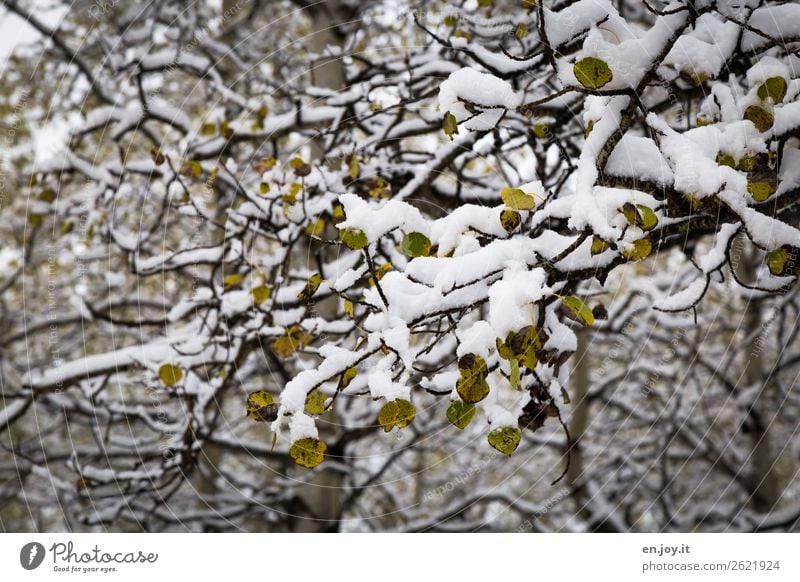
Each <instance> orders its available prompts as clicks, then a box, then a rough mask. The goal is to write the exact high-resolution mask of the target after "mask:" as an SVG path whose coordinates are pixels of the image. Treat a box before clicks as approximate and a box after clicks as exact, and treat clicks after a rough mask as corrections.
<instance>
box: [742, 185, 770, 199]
mask: <svg viewBox="0 0 800 582" xmlns="http://www.w3.org/2000/svg"><path fill="white" fill-rule="evenodd" d="M747 191H748V192H750V195H751V196H752V197H753V200H755V201H756V202H764V201H765V200H767V199H768V198H769V197H770V196H771V195H772V194H773V193H774V192H775V186H773V185H772V183H770V182H748V183H747Z"/></svg>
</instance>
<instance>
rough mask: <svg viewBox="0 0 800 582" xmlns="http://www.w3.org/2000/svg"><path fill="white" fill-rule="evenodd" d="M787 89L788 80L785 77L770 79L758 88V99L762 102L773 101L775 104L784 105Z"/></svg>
mask: <svg viewBox="0 0 800 582" xmlns="http://www.w3.org/2000/svg"><path fill="white" fill-rule="evenodd" d="M787 88H788V85H787V83H786V79H784V78H783V77H770V78H769V79H767V80H766V81H764V82H763V83H761V85H759V86H758V91H757V93H758V98H759V99H761V100H762V101H766V100H767V99H771V100H772V102H773V103H782V102H783V98H784V97H786V89H787Z"/></svg>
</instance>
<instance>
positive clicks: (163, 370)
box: [158, 364, 183, 386]
mask: <svg viewBox="0 0 800 582" xmlns="http://www.w3.org/2000/svg"><path fill="white" fill-rule="evenodd" d="M158 377H159V378H161V381H162V382H163V383H164V384H166V385H167V386H175V384H177V383H178V382H180V381H181V379H182V378H183V370H181V369H180V368H178V367H176V366H173V365H172V364H162V365H161V367H160V368H159V369H158Z"/></svg>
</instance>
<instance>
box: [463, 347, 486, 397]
mask: <svg viewBox="0 0 800 582" xmlns="http://www.w3.org/2000/svg"><path fill="white" fill-rule="evenodd" d="M458 372H459V374H460V375H461V378H460V379H459V380H458V382H456V391H457V392H458V395H459V396H461V399H462V400H463V401H464V402H469V403H471V404H474V403H475V402H480V401H481V400H483V399H484V398H486V397H487V396H488V395H489V384H487V383H486V376H488V375H489V369H488V367H487V366H486V360H484V359H483V358H482V357H480V356H478V355H475V354H466V355H464V356H462V357H461V359H459V360H458Z"/></svg>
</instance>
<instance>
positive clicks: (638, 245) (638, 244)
mask: <svg viewBox="0 0 800 582" xmlns="http://www.w3.org/2000/svg"><path fill="white" fill-rule="evenodd" d="M652 251H653V244H652V243H651V242H650V240H649V239H646V238H640V239H639V240H637V241H634V242H633V248H631V249H629V250H623V251H622V256H623V257H625V258H626V259H628V260H629V261H641V260H642V259H645V258H647V257H649V256H650V253H651V252H652Z"/></svg>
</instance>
